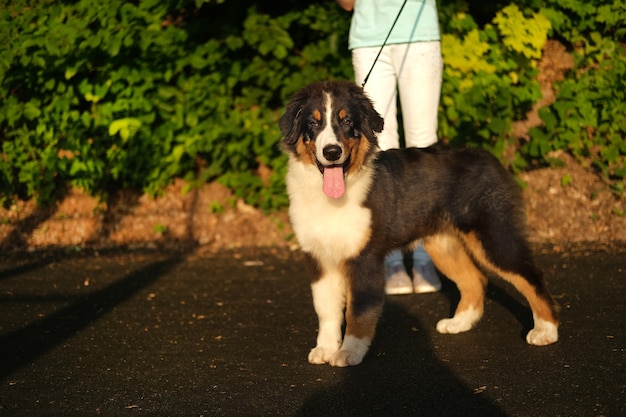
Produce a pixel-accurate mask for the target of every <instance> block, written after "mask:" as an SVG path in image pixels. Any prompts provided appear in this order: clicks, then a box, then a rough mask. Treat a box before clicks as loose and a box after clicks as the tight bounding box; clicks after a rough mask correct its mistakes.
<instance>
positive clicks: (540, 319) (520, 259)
mask: <svg viewBox="0 0 626 417" xmlns="http://www.w3.org/2000/svg"><path fill="white" fill-rule="evenodd" d="M499 236H502V235H501V234H499ZM464 240H465V242H466V244H467V246H468V248H470V250H471V251H472V253H473V254H474V256H475V257H476V259H477V260H478V262H480V263H481V264H483V265H484V266H485V267H487V268H489V269H491V270H492V271H493V272H495V273H496V274H498V275H500V276H501V277H502V278H504V279H505V280H507V281H509V282H510V283H511V284H513V286H514V287H515V288H516V289H517V290H518V291H519V292H520V293H522V295H523V296H524V297H526V299H527V300H528V304H529V305H530V309H531V310H532V313H533V320H534V324H535V327H534V328H533V329H532V330H531V331H529V332H528V334H527V335H526V341H527V342H528V343H529V344H531V345H536V346H543V345H549V344H551V343H554V342H556V341H557V340H558V338H559V332H558V326H559V321H558V318H557V308H558V306H557V304H556V302H555V301H554V300H553V299H552V296H551V295H550V293H549V292H548V289H547V288H546V286H545V282H544V280H543V274H542V272H541V271H540V270H539V269H538V268H537V267H536V266H535V263H534V260H533V259H532V255H531V251H530V249H529V248H528V246H527V244H526V243H525V241H524V240H523V238H521V237H516V235H515V234H513V233H509V234H508V235H507V240H506V242H498V243H499V244H492V245H490V246H485V245H484V244H482V243H481V242H482V241H481V240H480V239H478V238H477V237H476V235H474V234H469V235H466V236H464Z"/></svg>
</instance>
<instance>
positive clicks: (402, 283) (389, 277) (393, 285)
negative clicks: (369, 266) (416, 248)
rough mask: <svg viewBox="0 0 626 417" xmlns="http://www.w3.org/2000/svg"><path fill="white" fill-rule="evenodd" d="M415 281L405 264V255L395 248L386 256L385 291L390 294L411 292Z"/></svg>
mask: <svg viewBox="0 0 626 417" xmlns="http://www.w3.org/2000/svg"><path fill="white" fill-rule="evenodd" d="M412 292H413V281H412V280H411V277H410V276H409V274H408V273H407V271H406V267H405V266H404V256H403V255H402V252H401V251H400V250H394V251H393V252H391V253H390V254H389V255H387V258H385V293H386V294H389V295H397V294H411V293H412Z"/></svg>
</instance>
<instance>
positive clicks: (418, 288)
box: [413, 262, 441, 294]
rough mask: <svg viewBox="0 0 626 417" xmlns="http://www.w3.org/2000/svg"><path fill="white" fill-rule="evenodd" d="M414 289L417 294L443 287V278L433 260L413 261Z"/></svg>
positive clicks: (435, 290)
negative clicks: (440, 277) (441, 278)
mask: <svg viewBox="0 0 626 417" xmlns="http://www.w3.org/2000/svg"><path fill="white" fill-rule="evenodd" d="M413 289H414V290H415V293H416V294H423V293H428V292H437V291H439V290H440V289H441V280H440V279H439V275H437V271H436V270H435V266H434V265H433V263H432V262H427V263H417V262H414V263H413Z"/></svg>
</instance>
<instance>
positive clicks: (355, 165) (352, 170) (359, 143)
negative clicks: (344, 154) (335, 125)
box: [346, 137, 370, 175]
mask: <svg viewBox="0 0 626 417" xmlns="http://www.w3.org/2000/svg"><path fill="white" fill-rule="evenodd" d="M346 142H347V147H348V149H349V150H350V153H351V155H352V157H351V158H352V160H351V161H350V167H349V168H348V175H350V174H356V173H357V172H359V171H360V170H361V167H363V164H365V157H366V156H367V154H368V152H369V151H370V142H369V141H368V140H367V138H365V137H361V138H360V139H348V140H347V141H346Z"/></svg>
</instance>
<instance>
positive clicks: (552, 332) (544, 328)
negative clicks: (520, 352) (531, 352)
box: [526, 319, 559, 346]
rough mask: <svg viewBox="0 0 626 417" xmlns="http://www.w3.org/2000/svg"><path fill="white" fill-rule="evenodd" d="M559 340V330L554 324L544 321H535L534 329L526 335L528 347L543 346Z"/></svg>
mask: <svg viewBox="0 0 626 417" xmlns="http://www.w3.org/2000/svg"><path fill="white" fill-rule="evenodd" d="M558 339H559V329H558V327H557V325H556V324H554V323H551V322H549V321H546V320H541V319H535V328H534V329H532V330H531V331H529V332H528V334H527V335H526V342H528V344H529V345H535V346H545V345H550V344H552V343H554V342H556V341H557V340H558Z"/></svg>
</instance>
